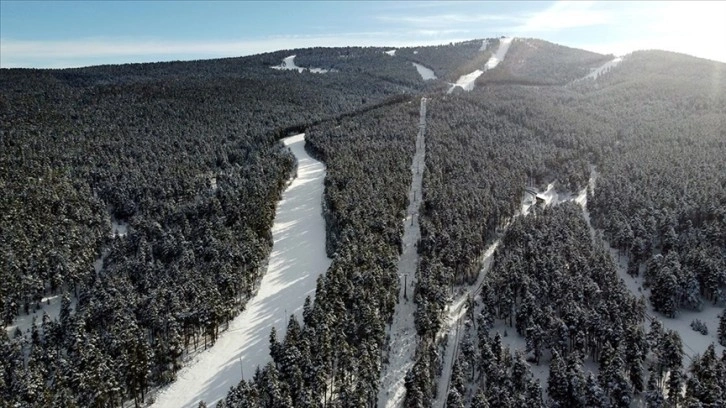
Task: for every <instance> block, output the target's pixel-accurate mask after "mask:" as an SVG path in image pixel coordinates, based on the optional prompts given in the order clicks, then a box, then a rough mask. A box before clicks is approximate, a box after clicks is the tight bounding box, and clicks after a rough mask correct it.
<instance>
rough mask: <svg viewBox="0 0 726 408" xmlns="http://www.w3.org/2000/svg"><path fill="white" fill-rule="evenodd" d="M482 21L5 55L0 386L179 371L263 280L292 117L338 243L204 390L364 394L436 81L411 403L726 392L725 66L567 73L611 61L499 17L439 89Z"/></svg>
mask: <svg viewBox="0 0 726 408" xmlns="http://www.w3.org/2000/svg"><path fill="white" fill-rule="evenodd" d="M498 43H499V40H498V39H488V40H486V41H484V42H483V41H481V40H473V41H466V42H462V43H456V44H449V45H442V46H434V47H410V48H400V49H397V50H396V52H395V53H386V52H385V51H388V50H389V49H386V48H380V47H345V48H309V49H298V50H281V51H276V52H271V53H266V54H260V55H256V56H251V57H243V58H229V59H221V60H209V61H190V62H169V63H153V64H133V65H114V66H110V65H109V66H99V67H89V68H79V69H69V70H23V69H14V70H0V144H1V146H0V187H1V188H2V191H3V194H2V195H0V253H1V256H2V264H0V265H1V266H0V282H1V284H0V311H1V312H2V319H3V322H4V325H5V326H6V330H5V331H4V334H0V401H3V404H6V405H8V406H19V407H25V406H29V407H46V406H69V407H72V406H84V407H85V406H98V407H100V406H120V405H121V404H123V403H124V402H126V403H128V404H131V403H133V404H135V405H137V406H142V405H144V404H147V403H148V402H149V399H150V398H148V396H149V392H151V391H153V390H155V389H158V387H160V386H163V385H164V384H167V383H169V382H171V381H173V380H174V379H175V376H176V373H177V372H178V370H179V369H180V367H181V366H182V365H183V364H185V362H186V361H187V360H188V359H189V357H190V356H191V355H193V353H195V352H197V351H200V350H204V349H207V348H209V347H211V346H212V345H213V344H214V342H215V340H216V339H217V337H218V336H219V334H220V332H222V331H223V330H224V329H225V328H226V326H227V323H228V322H229V321H230V320H231V319H232V318H233V317H234V316H235V315H237V314H238V313H239V311H241V310H242V309H243V308H244V307H245V304H246V303H247V301H248V300H249V299H250V298H252V296H254V294H255V291H256V288H257V285H258V284H259V281H260V278H261V276H262V274H263V273H264V271H265V266H266V262H267V259H268V255H269V252H270V250H271V244H272V236H271V232H270V228H271V226H272V224H273V219H274V217H275V211H276V203H277V202H278V200H279V199H280V196H281V192H282V191H283V189H284V188H285V186H286V183H287V181H288V180H289V178H290V177H291V176H292V175H293V174H294V170H295V167H296V165H295V159H294V157H293V156H292V155H291V154H290V153H289V151H287V150H286V149H285V148H284V147H283V146H282V144H281V143H279V141H278V139H280V138H282V137H284V136H288V135H289V133H290V132H302V131H304V132H305V133H306V140H307V145H306V149H307V150H308V151H309V152H310V154H311V155H313V156H314V157H315V158H316V159H318V160H320V161H322V162H323V163H324V164H325V166H326V171H327V173H326V177H325V193H324V196H323V202H324V204H323V208H322V209H321V211H322V213H323V216H324V218H325V222H326V228H327V234H326V248H327V252H328V256H329V257H330V258H331V259H332V263H331V266H330V268H329V270H328V271H327V272H326V273H325V274H324V275H322V276H320V278H319V279H318V282H317V289H316V292H315V297H314V300H312V299H311V298H308V299H307V300H306V299H300V304H303V302H304V307H303V319H302V321H298V320H296V319H295V318H294V317H290V320H289V324H288V326H287V330H286V332H285V333H275V332H272V333H260V334H259V335H261V336H264V337H265V338H268V337H269V339H270V355H271V357H272V362H270V363H269V364H268V365H267V366H265V367H260V368H259V369H258V370H257V372H256V373H254V374H252V373H245V380H243V381H242V382H241V383H240V384H239V385H238V386H236V387H233V388H232V389H231V390H230V393H229V394H228V396H227V398H226V399H224V400H223V401H222V402H220V403H219V404H218V405H217V406H218V407H372V406H375V404H376V402H377V397H378V391H379V387H380V376H381V367H382V364H386V361H387V359H386V358H385V356H386V355H387V352H386V350H387V345H388V340H389V339H387V335H386V334H387V333H388V331H387V327H386V326H387V325H391V324H393V320H394V319H393V316H394V310H395V307H396V302H397V301H398V299H399V290H400V289H401V280H400V278H401V276H400V274H399V271H398V270H397V263H398V259H399V256H400V255H401V252H402V245H403V243H402V235H403V231H404V226H403V222H404V219H405V217H406V208H407V205H408V204H409V203H408V202H407V201H408V198H407V192H408V189H409V187H410V185H411V170H410V166H411V163H412V159H413V155H414V152H415V151H416V136H417V132H418V131H419V126H421V122H420V120H421V118H419V112H420V111H419V101H420V98H421V97H423V96H425V97H426V99H427V101H428V104H427V112H428V113H427V114H426V115H425V117H424V118H423V119H424V120H425V124H424V125H423V127H424V128H425V140H426V143H425V149H426V154H425V158H426V159H425V160H426V161H425V168H424V169H422V170H423V201H422V204H421V207H420V208H419V209H418V211H419V212H418V214H417V216H418V217H419V218H418V219H419V220H420V221H419V222H420V230H421V239H420V241H419V242H418V243H417V244H416V245H417V253H418V259H417V261H416V264H417V265H418V270H417V272H416V276H415V277H413V276H408V278H410V279H411V281H410V282H413V283H412V284H413V285H414V287H415V291H414V293H413V297H412V299H411V301H413V302H415V305H416V313H415V315H414V317H415V326H416V330H415V331H416V333H415V334H413V333H411V336H414V337H415V342H416V343H417V347H416V353H415V364H414V366H413V368H412V369H411V370H410V371H408V372H407V373H405V374H402V376H405V393H406V396H405V404H404V405H405V406H407V407H429V406H432V405H433V404H434V401H436V403H437V404H446V406H449V407H465V406H466V407H468V406H472V407H486V406H512V407H515V406H522V405H531V406H533V407H534V406H553V407H564V406H568V407H569V406H582V407H614V406H623V407H627V406H633V405H635V404H639V403H643V404H645V405H646V406H652V407H656V406H663V405H666V404H670V405H675V404H676V403H682V404H683V405H687V406H721V405H723V403H724V401H726V394H725V393H724V390H726V386H725V385H724V383H723V379H724V378H726V374H724V367H723V361H724V360H726V354H723V353H724V351H723V350H724V346H726V314H724V313H723V312H722V310H723V307H724V302H726V299H725V298H724V296H725V295H724V291H725V290H726V210H724V209H725V208H726V123H725V122H724V118H726V64H723V63H716V62H712V61H707V60H701V59H697V58H693V57H689V56H685V55H681V54H673V53H668V52H661V51H641V52H635V53H633V54H629V55H626V56H624V57H623V59H622V62H620V63H619V64H618V65H617V66H615V67H612V68H610V69H609V70H607V71H606V72H604V73H602V74H601V75H599V76H598V77H597V78H595V79H588V80H582V81H579V80H578V79H580V78H583V77H585V76H586V75H588V73H590V72H591V70H592V69H594V68H597V67H599V66H602V65H603V64H605V63H607V62H608V61H611V60H612V58H613V57H612V56H605V55H600V54H595V53H591V52H588V51H583V50H576V49H572V48H567V47H563V46H559V45H555V44H551V43H548V42H545V41H541V40H536V39H514V40H513V42H512V44H511V49H510V50H509V51H508V53H507V54H506V57H505V58H504V59H503V60H502V61H501V63H500V64H499V65H498V66H497V67H496V68H494V69H491V70H489V71H487V72H485V73H484V74H483V75H481V76H480V77H479V78H478V79H477V83H476V87H475V88H474V90H473V91H471V92H467V91H464V90H457V92H456V93H452V94H446V82H452V81H456V79H457V78H458V77H459V76H460V75H463V74H467V73H469V72H472V71H473V70H477V69H481V68H482V67H483V66H484V65H485V64H486V63H487V61H489V59H490V57H491V56H492V51H494V50H496V49H497V48H496V47H497V46H498ZM293 55H294V56H295V58H294V63H295V64H296V66H297V67H302V68H307V69H304V70H302V72H298V70H297V69H291V70H286V69H273V68H272V67H277V68H283V65H284V64H282V62H283V59H285V58H289V57H291V56H293ZM412 62H416V63H419V64H422V65H425V66H426V67H429V68H431V69H433V70H434V71H435V73H436V75H437V76H438V78H439V79H436V80H430V81H424V80H423V79H422V78H421V76H420V75H419V74H418V73H417V70H416V68H415V67H414V66H413V65H412ZM313 68H319V69H321V70H312V69H313ZM322 70H327V71H326V72H323V71H322ZM425 111H426V110H424V112H425ZM548 187H549V188H548ZM546 194H550V195H549V196H546V197H545V195H546ZM552 197H555V199H554V200H551V201H548V200H550V199H551V198H552ZM575 197H577V200H578V201H577V202H578V204H580V205H581V206H578V205H576V204H574V203H565V201H573V199H574V198H575ZM414 202H415V201H414ZM609 247H612V248H614V249H615V250H614V251H613V254H614V258H612V257H611V252H610V251H609V250H608V249H609ZM495 248H496V250H494V249H495ZM488 250H489V251H490V252H489V254H490V255H491V257H490V258H488V259H489V260H488V261H486V262H485V261H484V254H486V253H487V251H488ZM618 261H622V262H623V264H627V267H626V268H625V269H619V262H618ZM628 274H629V275H628ZM633 277H635V278H633ZM628 279H637V282H642V285H629V284H628V282H630V280H628ZM409 293H410V292H409ZM467 294H468V295H469V296H468V298H467ZM460 298H461V299H465V298H466V299H465V301H463V300H462V301H461V302H460V304H457V306H456V308H455V307H454V299H460ZM43 299H45V304H43V302H42V301H43ZM51 300H54V301H55V302H56V303H55V305H56V306H57V309H59V310H58V311H57V312H56V314H57V318H55V315H53V316H51V314H52V313H51V312H50V310H51V308H50V307H49V305H48V303H49V302H50V301H51ZM58 303H60V304H58ZM706 306H708V307H709V310H713V309H714V308H717V309H720V310H721V314H720V315H721V316H722V317H721V319H720V322H718V321H717V320H718V319H715V320H714V319H710V320H709V319H705V318H704V321H700V320H698V322H696V321H695V320H694V322H693V326H692V327H694V330H697V331H694V330H690V329H688V331H687V332H684V331H679V330H675V329H670V327H672V326H673V325H671V323H672V322H674V321H678V319H679V318H680V317H681V315H682V314H683V313H689V314H688V316H699V315H698V313H699V311H701V310H703V309H705V308H706ZM36 310H37V311H38V313H37V315H38V316H39V318H38V319H36V321H34V322H31V323H28V324H27V325H23V324H21V323H20V322H22V321H23V319H26V320H28V321H30V320H31V319H30V317H29V314H32V313H33V312H35V311H36ZM44 311H45V312H48V313H50V314H43V312H44ZM458 311H462V313H461V315H457V314H456V313H457V312H458ZM286 312H287V311H286ZM396 315H398V312H396ZM452 320H453V321H454V323H455V324H454V325H453V326H451V321H452ZM689 320H690V319H689ZM687 323H690V321H689V322H687ZM719 323H720V324H719ZM388 329H390V327H389V328H388ZM412 332H413V331H412ZM500 333H506V335H502V334H500ZM707 335H708V336H712V337H709V338H713V339H714V344H713V345H712V346H711V347H706V346H703V347H702V348H699V349H697V350H694V349H693V348H691V347H690V346H689V338H691V337H692V336H707ZM719 343H720V344H719ZM445 344H450V345H454V348H453V349H451V348H446V347H445ZM447 356H453V357H452V358H450V359H449V358H448V357H447ZM235 358H236V357H235ZM402 387H403V386H402ZM680 390H683V392H680ZM132 401H133V402H132ZM3 404H0V405H3ZM699 404H700V405H699ZM3 406H5V405H3ZM382 408H383V407H382Z"/></svg>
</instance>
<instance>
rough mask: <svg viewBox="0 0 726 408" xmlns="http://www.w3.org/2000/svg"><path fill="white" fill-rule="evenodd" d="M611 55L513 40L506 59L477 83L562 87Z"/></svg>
mask: <svg viewBox="0 0 726 408" xmlns="http://www.w3.org/2000/svg"><path fill="white" fill-rule="evenodd" d="M611 58H612V56H607V55H602V54H597V53H594V52H590V51H585V50H580V49H576V48H570V47H565V46H562V45H557V44H553V43H550V42H547V41H543V40H537V39H533V38H515V39H514V41H512V45H511V46H510V49H509V51H508V53H507V57H506V58H505V59H504V61H502V63H501V64H499V65H498V66H497V68H495V69H493V70H491V71H489V72H487V73H486V74H485V75H482V76H481V77H480V79H479V81H478V82H480V83H487V82H495V83H497V82H498V83H501V82H504V83H523V84H539V85H562V84H566V83H568V82H570V81H573V80H575V79H577V78H582V77H583V76H585V75H587V74H588V73H589V72H590V70H591V69H593V68H596V67H598V66H599V65H602V64H603V63H604V62H606V61H608V60H609V59H611Z"/></svg>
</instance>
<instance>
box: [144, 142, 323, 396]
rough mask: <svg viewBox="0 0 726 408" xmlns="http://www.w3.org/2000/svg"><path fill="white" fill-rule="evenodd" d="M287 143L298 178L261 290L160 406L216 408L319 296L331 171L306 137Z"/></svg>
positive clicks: (282, 210)
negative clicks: (273, 337) (273, 338)
mask: <svg viewBox="0 0 726 408" xmlns="http://www.w3.org/2000/svg"><path fill="white" fill-rule="evenodd" d="M283 142H284V144H285V145H286V146H288V147H289V148H290V150H291V151H292V153H293V154H294V155H295V158H297V163H298V168H297V178H295V179H294V180H293V181H292V183H291V184H290V185H289V186H288V187H287V189H286V190H285V192H284V193H283V195H282V199H281V200H280V202H279V203H278V205H277V212H276V214H275V221H274V225H273V227H272V238H273V242H274V243H273V246H272V252H271V253H270V259H269V265H268V268H267V273H265V276H264V277H263V278H262V282H261V284H260V288H259V291H258V292H257V295H255V297H253V298H252V299H251V300H250V301H249V302H248V303H247V308H246V309H245V310H244V311H243V312H242V313H240V314H239V315H238V316H237V317H236V318H235V319H234V320H233V321H232V322H231V323H230V325H229V329H228V330H227V331H226V332H224V333H222V335H220V337H219V340H217V342H216V343H215V344H214V346H213V347H211V348H210V349H208V350H206V351H204V352H202V353H200V354H199V355H198V356H197V358H196V359H195V360H194V361H193V362H192V363H191V365H189V366H188V367H185V368H184V369H182V370H181V371H180V372H179V373H178V376H177V380H176V382H174V383H172V384H171V385H170V386H169V387H167V388H166V389H164V390H162V392H160V394H159V395H158V397H157V399H156V403H155V404H154V405H153V406H154V407H159V408H162V407H174V408H177V407H196V406H197V404H198V403H199V401H200V400H203V401H205V402H206V403H207V404H208V405H209V406H213V404H216V403H217V402H218V401H219V400H220V399H221V398H224V397H225V396H226V395H227V392H228V391H229V388H230V387H231V386H235V385H237V384H238V383H239V381H240V379H241V378H242V374H243V373H244V376H245V378H246V379H250V378H251V377H252V375H253V374H254V372H255V368H256V367H257V366H258V365H264V364H266V363H267V362H268V361H270V355H269V335H270V330H271V329H272V327H275V329H276V330H277V333H278V339H282V336H283V335H284V333H285V330H286V328H287V322H288V319H289V317H290V314H292V313H294V314H295V315H296V316H298V318H299V320H300V321H302V317H301V315H302V305H303V302H304V300H305V297H306V296H308V295H310V296H313V295H314V293H315V284H316V280H317V277H318V276H319V275H320V274H321V273H324V272H325V271H326V270H327V269H328V266H330V260H329V259H328V258H327V256H326V255H325V222H324V220H323V217H322V215H321V209H322V197H323V178H324V177H325V167H324V166H323V164H322V163H320V162H318V161H316V160H314V159H313V158H311V157H310V156H309V155H308V154H307V152H306V151H305V148H304V146H305V136H304V134H300V135H296V136H292V137H288V138H286V139H284V140H283Z"/></svg>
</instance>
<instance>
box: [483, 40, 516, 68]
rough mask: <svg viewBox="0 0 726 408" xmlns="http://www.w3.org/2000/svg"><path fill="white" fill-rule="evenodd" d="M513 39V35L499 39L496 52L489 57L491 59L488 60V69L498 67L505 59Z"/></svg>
mask: <svg viewBox="0 0 726 408" xmlns="http://www.w3.org/2000/svg"><path fill="white" fill-rule="evenodd" d="M512 40H513V38H512V37H507V38H502V39H500V40H499V47H498V48H497V52H495V53H494V55H492V56H491V58H489V61H487V64H486V69H487V70H489V69H494V68H496V66H497V65H499V63H500V62H502V61H504V57H505V56H506V55H507V51H509V46H510V45H512Z"/></svg>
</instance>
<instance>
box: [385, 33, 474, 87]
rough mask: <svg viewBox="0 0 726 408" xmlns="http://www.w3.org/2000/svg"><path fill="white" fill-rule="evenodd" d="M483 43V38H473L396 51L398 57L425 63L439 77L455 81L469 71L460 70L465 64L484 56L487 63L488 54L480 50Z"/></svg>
mask: <svg viewBox="0 0 726 408" xmlns="http://www.w3.org/2000/svg"><path fill="white" fill-rule="evenodd" d="M481 45H482V42H481V40H471V41H464V42H460V43H452V44H448V45H436V46H428V47H408V48H401V49H399V50H398V51H396V57H400V58H405V59H407V60H409V61H413V62H417V63H419V64H422V65H425V66H427V67H429V68H431V69H433V70H434V72H435V73H436V76H437V77H439V78H441V79H444V80H447V81H449V82H453V81H456V78H458V77H459V76H460V75H463V74H464V73H467V72H468V71H467V72H463V73H460V72H459V71H460V70H461V69H462V67H463V66H465V65H467V64H470V63H471V62H472V61H474V60H479V59H481V58H482V57H483V56H485V57H484V58H483V63H482V64H484V63H486V60H487V59H488V56H486V55H487V54H486V52H482V51H480V49H481ZM475 69H476V68H475Z"/></svg>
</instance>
